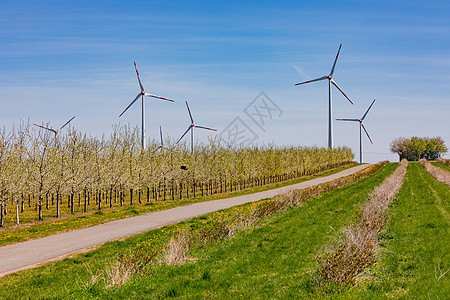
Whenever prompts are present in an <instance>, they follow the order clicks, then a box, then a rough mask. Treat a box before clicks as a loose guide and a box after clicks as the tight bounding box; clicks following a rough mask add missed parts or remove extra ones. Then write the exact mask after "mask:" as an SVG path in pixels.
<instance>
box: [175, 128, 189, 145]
mask: <svg viewBox="0 0 450 300" xmlns="http://www.w3.org/2000/svg"><path fill="white" fill-rule="evenodd" d="M192 127H193V126H192V125H190V126H189V127H188V129H187V130H186V131H185V132H184V133H183V135H182V136H181V137H180V138H179V139H178V141H177V144H178V143H179V142H180V141H181V139H182V138H184V136H185V135H186V133H188V131H189V130H191V128H192Z"/></svg>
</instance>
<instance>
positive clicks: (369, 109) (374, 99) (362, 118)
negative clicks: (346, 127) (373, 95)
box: [361, 99, 375, 120]
mask: <svg viewBox="0 0 450 300" xmlns="http://www.w3.org/2000/svg"><path fill="white" fill-rule="evenodd" d="M374 102H375V99H373V101H372V104H370V106H369V108H368V109H367V111H366V113H365V114H364V116H363V117H362V118H361V120H364V118H365V117H366V115H367V113H368V112H369V110H370V108H371V107H372V105H373V103H374Z"/></svg>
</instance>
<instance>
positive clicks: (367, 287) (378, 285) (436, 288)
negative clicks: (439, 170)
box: [343, 163, 450, 299]
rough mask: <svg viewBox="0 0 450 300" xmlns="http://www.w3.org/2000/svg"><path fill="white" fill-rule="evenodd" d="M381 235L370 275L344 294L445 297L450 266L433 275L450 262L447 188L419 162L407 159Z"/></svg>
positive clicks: (449, 283)
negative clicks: (401, 179)
mask: <svg viewBox="0 0 450 300" xmlns="http://www.w3.org/2000/svg"><path fill="white" fill-rule="evenodd" d="M381 237H382V244H381V246H382V247H381V249H380V255H381V257H382V259H381V261H380V262H379V263H378V265H377V266H376V267H375V268H373V270H371V272H370V273H371V274H372V276H373V279H368V280H367V281H366V282H365V283H363V284H362V286H359V287H355V288H353V289H351V290H350V291H348V293H346V294H345V295H344V296H343V298H345V299H347V298H354V299H361V298H364V299H379V298H402V299H449V295H450V271H449V273H447V274H446V275H445V276H443V277H442V278H441V279H440V280H437V279H436V276H438V277H439V275H440V274H441V273H440V272H439V267H440V268H441V270H442V271H444V272H445V271H447V270H448V269H449V268H450V243H449V238H450V188H449V187H448V186H446V185H445V184H443V183H440V182H437V181H436V180H435V179H434V177H433V176H432V175H430V174H428V173H427V172H426V170H425V168H424V167H423V166H422V165H420V164H418V163H410V164H409V166H408V172H407V174H406V177H405V181H404V184H403V187H402V188H401V189H400V191H399V194H398V195H397V199H396V200H395V201H394V202H393V204H392V205H391V207H390V210H389V222H388V224H387V226H386V230H385V231H384V232H383V233H382V235H381ZM435 271H436V273H435ZM436 274H437V275H436Z"/></svg>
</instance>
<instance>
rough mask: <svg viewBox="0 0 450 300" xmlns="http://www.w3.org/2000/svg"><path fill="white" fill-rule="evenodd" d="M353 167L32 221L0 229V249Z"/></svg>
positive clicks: (285, 184)
mask: <svg viewBox="0 0 450 300" xmlns="http://www.w3.org/2000/svg"><path fill="white" fill-rule="evenodd" d="M355 165H357V164H351V165H348V166H343V167H339V168H336V169H332V170H328V171H324V172H321V173H318V174H315V175H311V176H305V177H301V178H297V179H294V180H289V181H284V182H279V183H276V184H271V185H266V186H263V187H258V188H248V189H245V190H241V191H238V192H231V193H224V194H217V195H213V196H207V197H200V198H193V199H188V200H174V201H164V202H150V203H143V204H141V205H139V204H135V205H129V206H125V207H117V206H116V207H113V208H111V209H110V208H105V209H102V210H101V211H96V212H93V211H90V212H87V213H76V214H75V215H73V216H72V215H68V216H67V215H66V216H64V217H63V218H59V219H56V218H48V219H47V220H44V221H41V222H34V223H31V224H22V225H19V226H17V227H12V228H8V229H0V246H5V245H9V244H13V243H18V242H23V241H26V240H30V239H35V238H40V237H45V236H48V235H51V234H55V233H61V232H66V231H70V230H76V229H81V228H86V227H90V226H94V225H98V224H103V223H106V222H109V221H113V220H118V219H123V218H127V217H133V216H136V215H140V214H147V213H151V212H156V211H160V210H165V209H169V208H174V207H177V206H181V205H188V204H192V203H198V202H204V201H211V200H217V199H226V198H231V197H236V196H241V195H247V194H252V193H257V192H262V191H266V190H270V189H276V188H279V187H284V186H288V185H291V184H295V183H299V182H304V181H307V180H311V179H314V178H317V177H323V176H328V175H331V174H335V173H338V172H340V171H343V170H345V169H348V168H351V167H354V166H355Z"/></svg>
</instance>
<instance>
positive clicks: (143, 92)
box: [119, 62, 174, 149]
mask: <svg viewBox="0 0 450 300" xmlns="http://www.w3.org/2000/svg"><path fill="white" fill-rule="evenodd" d="M134 69H135V70H136V75H137V79H138V82H139V87H140V88H141V92H140V93H139V94H137V96H136V98H134V100H133V101H131V103H130V105H128V106H127V108H125V110H124V111H123V112H122V113H121V114H120V115H119V118H120V117H121V116H122V115H123V114H124V113H125V112H126V111H127V109H128V108H130V106H131V105H133V104H134V102H136V101H137V100H138V99H139V97H141V98H142V132H141V135H142V137H141V145H142V149H145V105H144V96H147V97H153V98H157V99H161V100H166V101H170V102H174V101H173V100H172V99H167V98H164V97H160V96H156V95H152V94H149V93H146V92H145V90H144V86H143V85H142V82H141V78H140V77H139V71H138V69H137V67H136V62H134Z"/></svg>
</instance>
